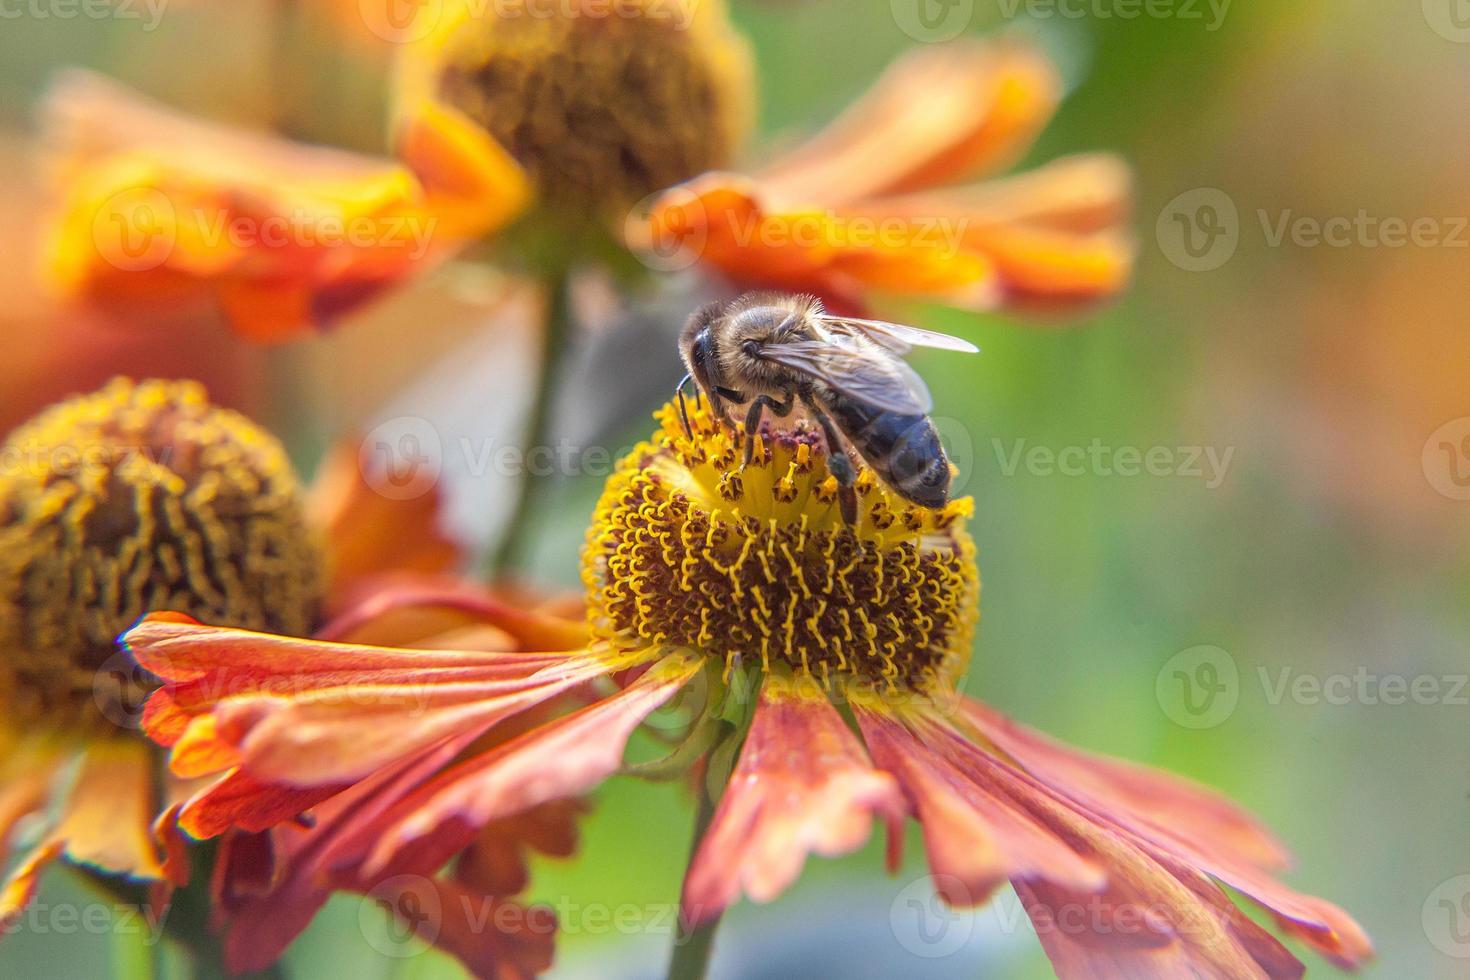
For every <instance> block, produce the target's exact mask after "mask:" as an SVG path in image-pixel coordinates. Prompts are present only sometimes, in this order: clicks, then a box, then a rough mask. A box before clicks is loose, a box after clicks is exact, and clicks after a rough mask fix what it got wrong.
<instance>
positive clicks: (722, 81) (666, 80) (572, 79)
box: [432, 0, 753, 211]
mask: <svg viewBox="0 0 1470 980" xmlns="http://www.w3.org/2000/svg"><path fill="white" fill-rule="evenodd" d="M469 6H470V7H471V8H473V5H469ZM442 34H443V39H442V41H439V42H438V43H439V44H440V47H439V49H438V50H437V51H436V52H435V53H434V54H433V55H432V57H433V58H435V59H437V62H436V63H437V72H436V77H437V83H436V88H437V94H438V97H439V98H441V99H443V100H444V101H445V102H446V103H448V104H449V105H451V106H453V107H455V108H457V109H459V110H460V111H462V112H463V113H465V115H467V116H468V117H469V118H470V119H472V120H474V121H475V122H476V123H478V124H479V125H480V126H482V127H484V129H485V130H486V131H488V132H489V133H490V135H491V136H493V137H495V139H496V140H497V141H498V142H499V143H500V144H501V145H503V146H504V147H505V148H506V149H507V150H508V151H510V153H511V155H512V156H514V157H515V158H516V160H518V161H519V162H520V164H521V165H522V166H523V167H525V168H526V170H527V172H528V173H529V174H530V176H531V178H532V180H533V181H534V182H535V183H536V185H537V187H538V189H539V191H540V193H541V196H542V198H543V200H545V201H546V202H547V203H548V204H551V205H553V206H554V207H558V208H560V209H562V210H573V211H579V210H582V209H585V208H587V207H588V206H589V205H590V206H593V207H594V209H607V210H611V209H614V208H626V207H627V206H628V205H631V204H633V203H634V202H636V201H638V200H640V199H641V198H643V197H645V196H647V195H649V194H651V193H653V192H654V191H658V190H662V189H664V188H667V187H670V186H672V185H674V184H677V183H680V182H681V181H684V180H687V179H689V178H690V177H694V176H696V175H698V174H701V173H703V172H704V171H706V170H711V169H717V168H719V167H722V166H724V165H726V164H727V163H728V162H729V160H730V158H731V156H732V155H733V153H734V151H735V149H736V147H737V146H738V145H739V143H740V141H741V139H742V138H743V137H744V135H745V132H746V130H747V129H748V128H749V122H750V117H751V106H752V103H753V98H752V88H753V80H752V74H753V73H752V68H751V60H750V53H749V50H748V46H747V44H746V42H745V40H744V39H743V38H742V37H741V36H740V35H738V34H737V33H735V31H734V30H733V29H732V28H731V26H730V24H729V21H728V18H727V16H726V12H725V8H724V3H723V0H697V2H690V3H667V2H664V0H625V2H623V3H620V4H612V5H609V4H607V3H605V2H602V0H564V2H561V3H557V4H551V5H544V4H540V5H538V4H537V3H535V2H533V0H506V2H502V3H498V4H495V5H492V6H491V7H488V8H479V9H477V10H474V9H472V10H471V12H468V13H464V14H463V15H462V16H461V17H460V19H459V20H458V21H456V22H455V23H454V24H451V25H448V26H447V27H446V28H445V30H444V31H443V32H442ZM599 206H601V207H600V208H599Z"/></svg>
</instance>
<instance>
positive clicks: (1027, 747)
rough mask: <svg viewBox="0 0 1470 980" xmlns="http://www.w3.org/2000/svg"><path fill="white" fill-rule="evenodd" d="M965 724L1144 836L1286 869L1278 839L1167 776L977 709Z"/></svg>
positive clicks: (971, 704)
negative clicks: (1199, 846)
mask: <svg viewBox="0 0 1470 980" xmlns="http://www.w3.org/2000/svg"><path fill="white" fill-rule="evenodd" d="M961 711H962V713H963V717H964V718H965V719H967V720H968V721H970V722H971V723H972V724H973V725H974V726H975V729H976V730H977V731H978V732H979V733H980V735H981V736H983V737H984V738H985V739H986V740H988V741H990V742H991V743H993V744H994V745H995V746H996V747H997V748H998V749H1000V750H1001V751H1002V752H1003V753H1005V754H1006V755H1007V756H1009V757H1010V758H1011V759H1013V760H1015V761H1016V762H1017V763H1019V764H1020V765H1021V766H1022V767H1023V768H1024V769H1025V770H1026V771H1027V772H1029V773H1031V774H1032V775H1033V776H1035V777H1036V778H1038V779H1040V780H1041V781H1042V782H1044V783H1046V784H1047V785H1048V786H1050V787H1051V788H1052V789H1054V790H1056V791H1057V792H1059V793H1061V794H1063V795H1065V796H1067V797H1069V798H1071V799H1073V800H1075V801H1077V802H1078V803H1080V804H1081V805H1083V806H1086V807H1087V808H1088V809H1090V810H1092V811H1094V812H1097V813H1099V814H1103V815H1106V816H1107V817H1108V818H1109V819H1111V820H1113V821H1115V822H1117V823H1120V824H1122V825H1123V826H1125V827H1128V828H1130V829H1133V830H1135V831H1137V832H1139V833H1142V834H1145V835H1148V836H1160V837H1165V838H1180V839H1182V840H1184V841H1186V842H1191V843H1193V844H1194V845H1195V846H1198V845H1200V844H1205V845H1208V846H1211V847H1215V848H1218V849H1221V850H1223V851H1226V852H1229V853H1231V854H1233V855H1235V856H1236V857H1237V859H1238V860H1240V861H1242V862H1245V863H1248V864H1254V865H1257V866H1259V867H1261V868H1264V869H1268V870H1274V869H1279V868H1284V867H1286V865H1287V864H1288V863H1289V857H1288V855H1287V852H1286V848H1285V847H1284V846H1282V844H1281V842H1280V841H1279V840H1277V838H1276V836H1275V835H1274V834H1272V833H1271V832H1270V831H1269V830H1267V829H1266V828H1265V827H1264V826H1262V825H1261V823H1260V822H1259V821H1258V820H1256V819H1255V818H1254V817H1252V816H1251V815H1250V814H1248V813H1246V812H1245V811H1244V810H1243V809H1241V808H1240V807H1239V806H1237V805H1236V804H1235V803H1233V802H1232V801H1230V800H1228V799H1226V798H1225V797H1224V796H1221V795H1220V794H1219V793H1216V792H1214V791H1213V790H1210V789H1206V788H1205V787H1203V786H1200V785H1198V784H1196V783H1193V782H1191V781H1189V780H1187V779H1184V778H1183V777H1180V776H1175V775H1173V774H1172V773H1165V772H1159V771H1157V770H1152V769H1147V768H1145V767H1143V766H1139V765H1135V764H1133V763H1129V762H1124V761H1122V760H1120V759H1112V758H1108V757H1106V756H1100V755H1096V754H1094V753H1091V752H1083V751H1080V750H1078V749H1074V748H1072V747H1070V746H1067V745H1063V744H1062V743H1060V742H1058V741H1056V740H1055V739H1051V738H1048V737H1047V736H1045V735H1043V734H1041V733H1040V732H1038V731H1035V730H1034V729H1031V728H1027V727H1026V726H1024V725H1022V724H1020V723H1018V722H1015V721H1012V720H1011V719H1009V718H1007V717H1005V716H1004V715H1002V714H1001V713H1000V712H998V711H996V710H994V709H993V708H990V707H988V706H986V705H984V704H981V703H980V702H978V701H972V700H970V699H968V698H967V699H964V700H962V701H961Z"/></svg>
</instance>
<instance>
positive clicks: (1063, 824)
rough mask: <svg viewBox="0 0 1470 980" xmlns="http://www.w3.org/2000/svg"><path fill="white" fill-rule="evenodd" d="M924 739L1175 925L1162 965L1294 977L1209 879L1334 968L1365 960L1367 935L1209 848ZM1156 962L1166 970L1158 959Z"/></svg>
mask: <svg viewBox="0 0 1470 980" xmlns="http://www.w3.org/2000/svg"><path fill="white" fill-rule="evenodd" d="M923 740H924V744H925V745H926V746H930V747H932V748H933V750H935V751H938V752H940V753H942V754H943V755H944V757H945V758H946V759H947V760H948V761H949V762H950V763H952V764H953V765H954V766H955V767H956V768H957V769H959V770H961V771H963V772H964V773H965V774H966V775H967V776H968V777H970V778H973V779H980V778H992V777H993V778H998V779H1000V780H1001V781H1002V782H1004V783H1005V784H1006V785H1007V786H1009V790H1008V792H1009V793H1010V794H1011V795H1012V797H1013V798H1016V799H1017V800H1019V801H1021V802H1022V803H1024V805H1025V806H1026V807H1027V808H1028V809H1029V810H1031V812H1032V813H1033V814H1035V815H1036V816H1037V817H1038V819H1041V820H1043V821H1044V822H1045V823H1047V824H1049V825H1051V826H1053V827H1054V828H1055V832H1056V833H1057V834H1058V836H1060V837H1063V838H1065V839H1068V840H1069V841H1072V842H1074V843H1077V844H1080V845H1081V846H1083V847H1085V848H1086V849H1087V850H1089V851H1091V852H1093V853H1094V854H1095V855H1096V857H1097V860H1099V861H1100V862H1101V863H1103V864H1104V865H1105V866H1106V870H1107V873H1108V886H1109V889H1110V890H1111V891H1113V892H1117V891H1118V890H1119V889H1126V890H1130V891H1125V900H1126V901H1127V902H1128V903H1130V904H1132V905H1134V906H1136V907H1138V908H1141V909H1145V910H1149V909H1152V910H1155V911H1161V912H1167V916H1166V918H1169V921H1170V922H1172V923H1174V925H1173V926H1171V927H1170V929H1169V930H1166V931H1168V932H1169V933H1170V934H1172V935H1173V936H1174V937H1175V940H1176V942H1174V943H1172V944H1171V946H1170V952H1169V953H1168V957H1182V958H1183V959H1182V962H1185V963H1189V964H1193V965H1194V966H1195V967H1196V968H1198V969H1200V970H1202V971H1203V973H1204V975H1206V976H1214V975H1225V976H1234V975H1237V974H1235V973H1232V972H1230V969H1225V968H1224V967H1222V966H1221V964H1232V963H1234V964H1238V963H1240V962H1245V961H1243V960H1239V957H1241V956H1245V957H1249V959H1250V961H1253V962H1255V963H1257V964H1258V965H1259V967H1260V969H1261V970H1263V971H1264V972H1261V973H1259V974H1252V973H1250V972H1242V973H1240V974H1239V975H1243V976H1250V975H1260V976H1269V977H1276V976H1294V975H1296V974H1295V970H1296V969H1297V967H1296V966H1294V965H1292V964H1294V958H1292V957H1289V955H1288V954H1286V953H1285V951H1284V949H1281V948H1280V944H1279V943H1276V942H1275V941H1274V940H1270V939H1269V937H1268V936H1266V934H1265V933H1264V932H1263V931H1262V930H1260V929H1259V927H1256V926H1255V925H1254V924H1252V923H1251V922H1250V920H1249V919H1247V918H1246V917H1245V916H1244V915H1243V914H1242V913H1240V911H1239V910H1238V909H1236V908H1235V906H1234V904H1233V903H1231V902H1230V901H1228V899H1226V898H1225V897H1224V894H1223V892H1222V891H1221V890H1220V888H1219V887H1218V886H1216V885H1214V884H1213V883H1212V882H1211V881H1210V879H1211V878H1214V879H1217V880H1219V881H1221V882H1224V883H1225V884H1228V885H1230V886H1232V887H1234V888H1237V889H1239V890H1240V891H1242V892H1245V893H1246V894H1247V895H1249V896H1250V897H1251V898H1253V899H1255V900H1256V901H1258V902H1260V903H1261V904H1262V905H1263V906H1265V907H1266V908H1267V909H1268V910H1270V911H1271V912H1272V913H1273V914H1275V915H1276V916H1277V917H1278V918H1281V917H1285V918H1286V919H1288V920H1290V927H1289V930H1288V931H1290V932H1292V933H1293V934H1295V935H1297V936H1299V937H1301V938H1303V939H1305V940H1306V941H1307V942H1309V943H1310V944H1311V945H1312V946H1314V947H1315V948H1316V949H1317V950H1318V951H1319V952H1321V953H1322V954H1323V955H1325V956H1327V957H1328V958H1330V959H1332V960H1333V961H1334V962H1336V963H1338V964H1339V965H1342V966H1348V967H1351V966H1356V965H1358V964H1359V963H1361V962H1363V961H1364V960H1366V959H1367V958H1369V957H1370V956H1371V955H1372V945H1371V943H1370V942H1369V941H1368V938H1367V936H1366V935H1365V934H1364V933H1363V931H1362V929H1361V928H1360V927H1359V926H1358V925H1357V923H1355V922H1354V921H1353V920H1352V919H1351V918H1350V917H1349V916H1348V915H1347V914H1346V913H1344V912H1343V911H1342V910H1341V909H1338V908H1337V907H1336V906H1334V905H1332V904H1331V903H1328V902H1325V901H1322V900H1321V899H1317V898H1312V897H1310V896H1304V895H1301V894H1298V893H1297V892H1294V891H1292V890H1291V889H1289V888H1287V887H1286V886H1284V885H1282V884H1280V883H1279V882H1277V881H1275V880H1274V879H1272V878H1271V877H1270V876H1269V875H1268V874H1267V873H1266V872H1264V871H1262V870H1260V869H1259V868H1257V867H1255V866H1244V865H1240V864H1237V863H1231V862H1228V861H1225V860H1222V859H1221V857H1220V856H1219V854H1218V853H1217V852H1215V851H1214V850H1213V849H1211V848H1207V847H1194V846H1190V845H1187V844H1184V843H1182V842H1181V841H1180V840H1178V839H1177V838H1172V837H1166V836H1164V835H1159V834H1148V833H1143V832H1136V831H1135V830H1133V829H1130V828H1129V827H1127V826H1125V825H1124V824H1122V823H1119V822H1115V821H1114V820H1112V819H1110V818H1108V817H1107V816H1105V815H1102V814H1100V813H1098V812H1096V811H1093V810H1091V809H1089V808H1088V807H1087V806H1085V805H1082V804H1080V803H1078V802H1076V801H1075V800H1073V799H1070V798H1069V797H1068V796H1067V795H1066V792H1065V789H1059V788H1053V787H1051V786H1049V785H1047V784H1046V783H1045V782H1044V781H1042V780H1039V779H1037V778H1036V777H1035V776H1033V775H1031V774H1028V773H1026V772H1024V771H1023V770H1021V769H1016V768H1013V767H1012V766H1011V765H1010V764H1008V763H1003V762H1001V761H1000V760H999V759H998V758H997V757H996V756H995V755H994V754H993V751H992V750H991V749H988V748H985V747H982V746H979V745H977V744H975V743H974V742H972V741H970V740H969V739H967V738H966V737H965V736H964V735H962V734H961V733H960V732H958V731H957V730H955V729H953V728H952V727H950V725H949V724H948V722H946V721H944V720H941V719H931V720H929V721H927V722H926V723H925V724H924V727H923ZM1022 877H1023V878H1024V879H1025V880H1028V881H1029V880H1032V879H1031V878H1030V877H1029V876H1022ZM1181 889H1183V891H1181ZM1061 890H1062V891H1069V889H1066V888H1062V889H1061ZM1170 917H1172V918H1170ZM1184 926H1187V927H1188V928H1187V929H1185V928H1183V927H1184ZM1268 940H1269V941H1268ZM1089 941H1091V942H1094V943H1101V944H1102V945H1103V946H1107V945H1108V943H1107V941H1106V938H1105V937H1099V936H1096V935H1093V936H1091V938H1090V940H1089ZM1068 945H1070V943H1069V944H1068ZM1148 962H1150V963H1152V962H1155V960H1153V959H1150V960H1149V961H1148ZM1165 962H1169V963H1172V962H1173V961H1172V960H1171V959H1168V958H1166V960H1165ZM1137 968H1138V969H1139V970H1141V971H1144V972H1141V973H1140V975H1142V976H1169V975H1171V974H1170V972H1169V971H1170V970H1171V969H1176V967H1175V966H1172V965H1171V966H1167V967H1163V968H1160V970H1159V972H1147V971H1146V970H1145V969H1144V966H1143V965H1142V964H1140V965H1139V966H1138V967H1137ZM1232 968H1233V967H1232ZM1080 975H1083V976H1090V975H1092V974H1086V973H1084V974H1080Z"/></svg>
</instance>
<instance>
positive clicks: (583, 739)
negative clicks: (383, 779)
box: [364, 657, 700, 874]
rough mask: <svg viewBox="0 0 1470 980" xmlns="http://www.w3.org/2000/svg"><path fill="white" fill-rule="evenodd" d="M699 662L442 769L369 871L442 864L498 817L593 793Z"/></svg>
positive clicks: (396, 821) (382, 839) (671, 662)
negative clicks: (646, 721) (632, 738)
mask: <svg viewBox="0 0 1470 980" xmlns="http://www.w3.org/2000/svg"><path fill="white" fill-rule="evenodd" d="M699 669H700V663H699V661H697V660H685V659H681V658H678V657H669V658H666V659H665V660H663V661H660V662H659V663H657V664H655V665H654V666H653V667H652V668H650V669H649V670H647V671H646V672H644V674H643V675H642V676H641V677H639V678H638V680H636V681H634V682H633V683H632V684H630V685H628V686H627V687H626V688H624V689H623V690H621V691H619V692H618V693H616V694H613V695H611V696H609V697H607V698H604V699H603V700H601V701H599V702H596V703H595V704H592V705H590V706H588V707H586V708H582V709H580V710H578V711H575V712H573V713H571V714H569V715H566V716H564V717H562V718H558V719H556V720H555V721H552V722H549V723H547V724H545V725H542V726H540V727H539V728H536V729H533V730H532V731H530V732H528V733H526V734H525V735H521V736H519V737H517V738H514V739H512V740H511V741H509V742H506V743H504V744H503V745H500V746H498V747H496V748H494V749H492V750H490V751H489V752H485V753H483V754H481V755H478V756H474V757H472V758H469V759H466V760H465V761H464V762H461V763H459V764H457V765H455V766H453V767H451V768H449V769H447V770H445V771H444V772H442V773H440V774H439V775H437V776H435V777H434V778H433V779H431V780H429V781H428V782H426V783H425V784H424V785H423V786H422V787H420V788H419V789H418V790H416V791H415V792H414V793H413V794H411V795H410V796H408V797H407V798H405V799H404V800H403V801H402V802H401V803H399V804H398V805H397V806H395V807H394V808H393V811H392V813H390V814H389V815H388V816H386V817H385V818H384V819H383V821H382V824H383V828H382V830H381V832H380V834H379V838H378V841H377V845H376V847H374V849H373V851H372V854H371V856H370V857H369V859H368V861H367V863H366V865H365V866H364V869H365V871H366V872H367V873H368V874H375V873H377V872H378V871H380V870H382V869H383V868H385V867H387V866H390V865H392V866H399V867H401V866H402V865H403V863H404V862H405V861H411V862H412V866H413V867H415V868H420V869H429V868H436V867H438V866H440V865H442V864H443V863H444V861H446V860H447V859H448V858H449V857H450V856H451V855H452V854H454V853H456V852H458V851H460V850H462V849H463V848H464V847H466V846H468V845H469V844H470V843H471V842H472V840H473V839H474V837H475V835H476V834H477V833H478V832H479V830H480V828H482V827H484V826H485V825H486V824H487V823H489V822H490V821H492V820H498V819H500V818H502V817H506V816H510V815H513V814H516V813H520V812H523V811H525V810H527V809H529V808H531V807H534V806H538V805H540V804H542V803H546V802H549V801H552V800H560V799H567V798H570V797H575V796H580V795H581V794H583V793H585V792H587V791H588V790H589V789H591V788H593V787H595V786H596V785H598V784H599V783H601V782H602V781H603V780H604V779H606V778H607V777H608V776H610V775H612V773H614V772H616V771H617V769H618V767H619V766H620V765H621V764H622V759H623V750H624V747H625V746H626V744H627V741H628V738H629V736H630V735H632V733H633V730H634V729H635V728H637V727H638V725H639V724H641V723H642V721H643V719H644V718H646V717H647V716H648V715H649V714H650V713H651V712H653V711H654V710H656V709H657V708H658V707H659V706H660V705H662V704H663V703H664V702H666V701H667V700H668V699H669V698H671V697H673V696H674V695H675V694H676V693H677V692H678V691H679V690H680V689H681V688H682V687H683V686H684V685H685V684H686V683H688V681H689V680H690V678H692V677H693V676H694V675H695V674H696V673H697V672H698V671H699Z"/></svg>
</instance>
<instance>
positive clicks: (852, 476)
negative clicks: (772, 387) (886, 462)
mask: <svg viewBox="0 0 1470 980" xmlns="http://www.w3.org/2000/svg"><path fill="white" fill-rule="evenodd" d="M802 404H804V405H805V406H806V410H807V414H809V415H811V417H812V418H814V419H816V420H817V424H818V425H820V426H821V427H822V436H823V438H825V439H826V440H827V471H828V472H829V473H831V474H832V479H834V480H836V481H837V502H838V504H839V505H840V506H841V508H842V520H843V521H844V522H845V523H846V524H848V525H856V524H857V491H856V490H854V489H853V484H854V483H856V482H857V470H855V469H853V466H852V458H851V457H849V456H848V455H847V443H846V442H845V441H844V440H843V438H842V436H841V435H839V434H838V432H837V426H835V425H833V424H832V420H831V419H830V418H828V417H827V413H826V412H824V411H822V409H821V408H820V407H819V406H818V405H817V403H816V402H814V401H812V400H811V399H810V398H803V399H802Z"/></svg>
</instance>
